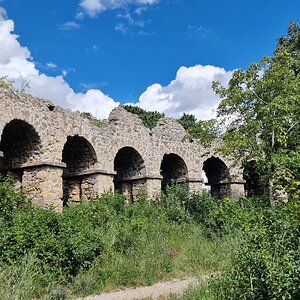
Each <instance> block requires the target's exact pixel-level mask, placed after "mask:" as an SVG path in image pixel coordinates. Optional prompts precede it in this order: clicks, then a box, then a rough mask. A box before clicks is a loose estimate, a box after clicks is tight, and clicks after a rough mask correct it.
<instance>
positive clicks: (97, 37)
mask: <svg viewBox="0 0 300 300" xmlns="http://www.w3.org/2000/svg"><path fill="white" fill-rule="evenodd" d="M0 7H2V9H1V15H2V17H1V18H2V21H0V42H1V43H0V75H8V76H9V77H10V78H12V79H14V80H15V81H16V85H18V84H20V82H21V81H20V80H21V79H22V80H23V81H24V80H27V81H28V82H29V84H30V89H29V92H31V93H32V94H34V95H37V96H41V97H44V98H49V99H50V100H52V101H53V102H55V103H57V104H59V105H62V106H65V107H69V108H71V109H79V110H87V111H90V112H92V113H93V114H95V115H97V116H98V117H106V115H107V113H108V111H109V110H110V109H112V108H113V107H114V106H116V105H117V104H118V103H127V102H131V103H137V105H139V106H141V107H143V108H146V109H149V110H155V109H156V110H160V111H163V112H165V113H166V114H167V115H170V116H175V117H178V116H180V114H182V112H183V111H186V112H189V113H194V114H196V115H197V116H198V117H199V118H209V117H210V116H211V109H215V108H216V107H217V104H218V103H219V99H218V98H217V96H216V95H214V94H213V92H212V91H211V89H210V85H211V81H212V80H216V79H218V80H220V81H221V82H223V83H224V84H226V83H227V82H228V80H229V78H230V75H231V71H232V70H234V69H236V68H246V67H247V65H249V64H250V63H251V62H255V61H259V60H260V58H261V57H262V56H264V55H271V54H272V52H273V50H274V47H275V45H276V38H278V37H280V36H282V35H284V34H285V33H286V30H287V27H288V22H289V20H294V21H296V20H297V19H298V18H299V12H300V2H299V1H296V0H295V1H294V0H286V1H279V0H266V1H256V0H253V1H241V0H239V1H238V0H227V1H224V0H210V1H199V0H198V1H196V0H185V1H183V0H173V1H172V0H69V1H61V0H60V1H59V0H51V1H38V0H26V1H24V0H4V1H3V0H0ZM1 26H2V31H1ZM1 35H2V37H1ZM15 35H18V36H19V37H16V36H15ZM1 48H2V54H1ZM26 51H27V52H26ZM25 52H26V53H25ZM3 53H5V55H4V54H3ZM1 55H2V60H1ZM17 71H18V72H19V73H18V72H17ZM20 78H21V79H20Z"/></svg>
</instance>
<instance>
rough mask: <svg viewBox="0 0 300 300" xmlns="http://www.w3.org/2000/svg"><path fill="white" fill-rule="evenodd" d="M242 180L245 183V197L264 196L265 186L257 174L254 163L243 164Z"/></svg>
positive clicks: (252, 161)
mask: <svg viewBox="0 0 300 300" xmlns="http://www.w3.org/2000/svg"><path fill="white" fill-rule="evenodd" d="M243 179H244V180H245V181H246V185H245V194H246V196H247V197H252V196H262V195H263V194H264V191H265V187H266V185H265V184H264V183H263V179H262V176H261V175H260V174H259V172H258V168H257V163H256V161H254V160H251V161H248V162H247V163H246V164H245V166H244V171H243Z"/></svg>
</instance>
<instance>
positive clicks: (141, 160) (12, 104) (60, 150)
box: [0, 88, 244, 209]
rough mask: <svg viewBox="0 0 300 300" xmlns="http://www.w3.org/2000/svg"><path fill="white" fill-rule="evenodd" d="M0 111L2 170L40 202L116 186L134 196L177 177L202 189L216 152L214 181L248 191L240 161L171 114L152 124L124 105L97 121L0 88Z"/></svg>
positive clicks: (154, 191) (83, 196) (152, 192)
mask: <svg viewBox="0 0 300 300" xmlns="http://www.w3.org/2000/svg"><path fill="white" fill-rule="evenodd" d="M0 112H1V118H0V134H1V144H0V153H1V155H0V171H2V172H8V171H9V172H11V173H12V174H14V177H15V178H16V180H15V181H16V186H18V187H19V188H21V189H22V191H24V192H25V193H27V194H28V195H29V197H30V198H32V199H34V202H35V203H39V204H42V205H50V204H53V205H54V206H55V207H57V209H61V207H62V203H63V202H65V203H66V202H68V201H73V202H78V201H86V200H87V199H88V198H90V197H91V196H93V195H97V194H100V193H102V192H104V191H109V190H111V191H114V190H115V189H117V190H120V191H122V192H124V193H126V194H128V197H129V199H130V200H134V199H135V198H136V196H137V195H138V193H139V192H140V191H146V192H147V193H148V195H149V196H151V197H158V196H159V195H160V191H161V188H162V187H164V185H165V184H169V183H172V182H173V183H176V182H177V183H180V182H187V183H189V186H190V189H191V190H193V191H201V189H202V185H203V178H202V175H201V173H202V169H203V167H204V166H205V164H207V160H208V159H211V158H212V156H213V155H215V157H216V158H217V159H218V160H220V161H221V162H222V168H220V164H219V165H218V164H214V163H212V164H211V165H210V167H209V171H208V173H209V174H207V175H209V176H208V177H210V178H209V181H211V182H210V184H211V185H212V186H218V185H220V184H221V185H223V186H224V184H228V189H227V190H226V193H231V192H234V194H239V195H241V194H243V188H244V187H243V185H244V184H243V182H242V181H241V180H242V169H241V168H240V167H239V166H234V165H233V160H230V159H228V158H225V157H220V156H217V155H216V154H215V153H214V149H215V147H216V146H217V145H216V144H215V145H213V146H211V147H209V148H204V147H203V146H202V145H200V143H199V142H198V141H197V140H194V139H189V138H187V133H186V132H185V130H184V129H183V127H182V126H181V125H180V124H178V123H177V122H176V121H175V120H173V119H170V118H164V119H162V120H160V121H159V122H158V124H157V126H156V127H155V128H153V129H152V130H150V129H148V128H145V127H144V125H143V123H142V121H141V120H140V119H139V118H138V116H136V115H133V114H131V113H129V112H127V111H126V110H125V109H124V108H123V107H121V106H120V107H118V108H116V109H114V110H113V111H112V112H111V114H110V116H109V118H108V120H105V121H104V122H103V124H104V125H103V126H102V127H95V126H93V125H91V124H90V122H89V121H88V120H87V119H84V118H82V117H81V116H80V113H78V112H72V111H70V110H67V109H63V108H61V107H55V105H54V104H52V103H51V102H49V101H45V100H41V99H38V98H35V97H32V96H30V95H24V94H20V93H16V92H14V91H8V90H5V89H1V88H0ZM166 158H167V159H166ZM205 161H206V163H205ZM224 170H225V171H224ZM206 171H207V170H206ZM224 172H225V173H224ZM221 173H222V174H221ZM224 174H225V175H226V176H225V175H224ZM212 178H214V179H212ZM238 180H240V181H241V182H240V183H239V184H238V183H234V185H235V186H234V188H231V181H234V182H237V181H238ZM238 185H239V187H237V186H238ZM218 193H222V189H219V190H218Z"/></svg>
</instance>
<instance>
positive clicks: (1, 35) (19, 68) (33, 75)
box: [0, 0, 231, 119]
mask: <svg viewBox="0 0 300 300" xmlns="http://www.w3.org/2000/svg"><path fill="white" fill-rule="evenodd" d="M100 2H103V3H104V4H105V3H119V2H122V1H116V0H115V1H112V0H111V1H107V2H105V1H100ZM123 2H129V1H125V0H124V1H123ZM131 2H135V3H143V4H147V3H152V2H155V1H151V0H140V1H131ZM115 5H117V4H115ZM13 32H14V22H13V21H12V20H10V19H7V17H6V12H5V10H3V9H0V76H7V77H8V78H10V79H12V80H14V81H15V85H16V86H17V87H20V86H22V84H23V86H24V82H25V83H26V82H28V83H29V85H30V93H31V94H33V95H35V96H38V97H42V98H46V99H49V100H51V101H53V102H54V103H55V104H56V105H60V106H63V107H67V108H71V109H73V110H79V111H86V112H90V113H92V114H93V115H94V116H96V117H98V118H107V116H108V114H109V112H110V111H111V110H112V109H113V108H114V107H116V106H118V105H119V103H118V102H117V101H115V100H114V99H112V98H110V97H109V96H107V95H105V94H104V93H102V92H101V91H100V90H97V89H93V88H89V89H87V90H86V91H85V92H82V93H75V92H74V90H73V89H72V88H71V87H70V85H69V84H68V83H67V82H66V80H65V78H64V76H65V75H66V71H65V73H64V74H62V75H60V76H55V77H53V76H48V75H46V74H43V73H41V72H40V71H39V70H38V69H37V68H36V65H35V64H34V63H33V62H32V58H31V54H30V51H29V50H28V49H27V48H26V47H24V46H22V45H20V43H19V41H18V36H17V35H15V34H14V33H13ZM55 66H56V65H55V64H53V63H49V64H48V67H49V68H51V67H52V68H53V67H55ZM230 77H231V72H227V71H226V70H224V69H223V68H219V67H214V66H202V65H196V66H193V67H189V68H188V67H181V68H180V69H179V70H178V72H177V74H176V78H175V79H174V80H173V81H171V82H170V83H169V84H168V85H167V86H162V85H160V84H153V85H151V86H149V87H148V88H147V89H146V90H145V91H144V92H143V93H142V94H141V96H140V97H139V100H138V102H137V103H134V104H133V103H131V104H133V105H138V106H140V107H142V108H144V109H146V110H150V111H151V110H157V111H160V112H164V113H165V114H166V115H167V116H172V117H180V116H181V115H182V114H183V112H186V113H191V114H194V115H196V116H197V117H198V118H199V119H208V118H211V117H212V116H213V113H212V110H213V109H216V107H217V106H218V104H219V102H220V99H219V97H218V96H217V95H215V93H214V92H213V91H212V89H211V84H212V81H214V80H218V81H220V82H221V83H222V84H224V85H226V84H227V83H228V81H229V79H230ZM25 86H26V85H25Z"/></svg>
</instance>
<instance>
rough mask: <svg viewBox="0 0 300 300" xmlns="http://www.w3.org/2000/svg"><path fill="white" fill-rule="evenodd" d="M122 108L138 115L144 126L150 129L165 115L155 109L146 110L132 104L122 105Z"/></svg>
mask: <svg viewBox="0 0 300 300" xmlns="http://www.w3.org/2000/svg"><path fill="white" fill-rule="evenodd" d="M124 108H125V109H126V110H127V111H128V112H130V113H133V114H136V115H138V116H139V118H140V119H141V120H142V121H143V124H144V125H145V127H147V128H150V129H152V128H154V127H155V126H156V124H157V122H158V121H159V119H161V118H163V117H164V116H165V114H162V113H159V112H157V111H146V110H144V109H142V108H140V107H137V106H132V105H124Z"/></svg>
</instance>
